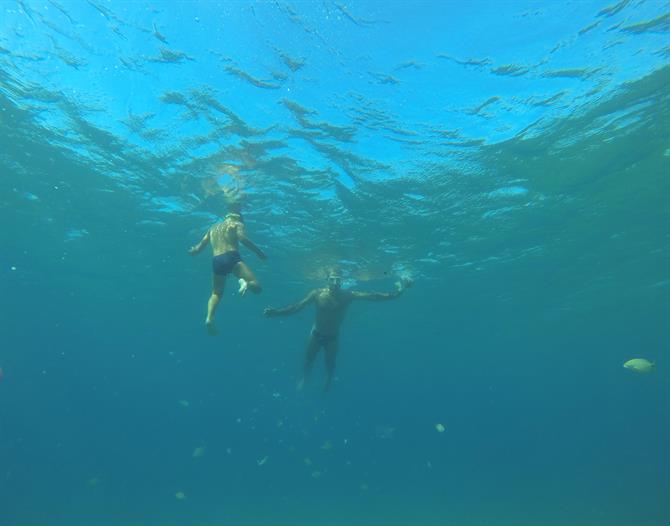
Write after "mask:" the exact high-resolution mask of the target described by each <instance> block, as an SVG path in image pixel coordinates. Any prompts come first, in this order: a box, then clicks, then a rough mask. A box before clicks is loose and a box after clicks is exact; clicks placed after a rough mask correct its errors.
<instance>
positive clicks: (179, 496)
mask: <svg viewBox="0 0 670 526" xmlns="http://www.w3.org/2000/svg"><path fill="white" fill-rule="evenodd" d="M174 498H175V499H177V500H184V499H185V498H186V493H184V492H183V491H178V492H177V493H175V494H174Z"/></svg>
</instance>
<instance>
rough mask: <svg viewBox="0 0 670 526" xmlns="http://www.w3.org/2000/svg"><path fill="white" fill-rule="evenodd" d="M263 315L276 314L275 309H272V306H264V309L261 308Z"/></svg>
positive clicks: (272, 315)
mask: <svg viewBox="0 0 670 526" xmlns="http://www.w3.org/2000/svg"><path fill="white" fill-rule="evenodd" d="M263 316H265V317H267V318H272V317H274V316H277V309H273V308H272V307H265V309H263Z"/></svg>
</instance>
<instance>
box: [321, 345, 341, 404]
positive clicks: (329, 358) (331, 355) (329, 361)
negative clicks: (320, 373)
mask: <svg viewBox="0 0 670 526" xmlns="http://www.w3.org/2000/svg"><path fill="white" fill-rule="evenodd" d="M325 350H326V383H325V385H324V386H323V390H324V392H326V391H328V390H329V389H330V384H331V383H333V377H334V376H335V359H336V358H337V352H338V351H339V350H340V342H339V340H338V338H334V339H332V340H330V341H329V342H328V343H327V344H326V345H325Z"/></svg>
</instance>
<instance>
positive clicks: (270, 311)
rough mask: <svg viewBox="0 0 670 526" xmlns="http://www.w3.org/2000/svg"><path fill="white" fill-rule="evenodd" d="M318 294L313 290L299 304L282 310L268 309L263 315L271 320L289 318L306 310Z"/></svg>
mask: <svg viewBox="0 0 670 526" xmlns="http://www.w3.org/2000/svg"><path fill="white" fill-rule="evenodd" d="M316 294H317V291H316V290H313V291H312V292H310V293H309V294H307V296H305V297H304V298H303V299H302V300H300V301H299V302H298V303H294V304H293V305H289V306H288V307H284V308H282V309H273V308H272V307H266V309H265V310H264V311H263V314H264V315H265V316H267V317H268V318H271V317H273V316H288V315H289V314H295V313H296V312H298V311H300V310H302V309H304V308H305V307H306V306H307V305H309V304H310V303H312V302H313V301H314V299H315V298H316Z"/></svg>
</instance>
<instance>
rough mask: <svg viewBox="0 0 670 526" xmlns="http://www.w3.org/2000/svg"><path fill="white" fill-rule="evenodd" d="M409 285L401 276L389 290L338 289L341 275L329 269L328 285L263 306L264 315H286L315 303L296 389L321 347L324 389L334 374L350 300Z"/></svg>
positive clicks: (380, 296) (382, 296)
mask: <svg viewBox="0 0 670 526" xmlns="http://www.w3.org/2000/svg"><path fill="white" fill-rule="evenodd" d="M411 285H412V280H411V279H410V278H407V277H405V278H401V279H400V281H398V282H397V283H396V290H395V291H393V292H361V291H357V290H343V289H342V275H341V274H340V273H339V272H338V271H336V270H331V271H330V273H329V274H328V286H327V287H324V288H321V289H315V290H313V291H311V292H310V293H309V294H307V296H305V298H304V299H303V300H301V301H300V302H298V303H295V304H293V305H289V306H288V307H284V308H283V309H273V308H272V307H267V308H266V309H265V310H264V311H263V314H265V316H267V317H275V316H288V315H289V314H295V313H296V312H298V311H300V310H302V309H303V308H304V307H306V306H307V305H309V304H310V303H313V304H314V306H315V307H316V316H315V319H314V325H313V326H312V331H311V332H310V333H309V340H308V342H307V350H306V351H305V359H304V363H303V376H302V379H301V380H300V382H299V383H298V389H302V387H303V386H304V384H305V381H306V380H307V378H308V376H309V374H310V372H311V370H312V366H313V365H314V360H315V359H316V355H317V354H318V353H319V351H320V350H321V349H323V350H324V353H325V359H326V383H325V385H324V390H325V391H327V390H328V389H330V384H331V383H332V381H333V376H334V374H335V358H336V357H337V353H338V351H339V349H340V340H339V335H340V327H341V325H342V321H343V320H344V315H345V314H346V313H347V309H348V308H349V305H350V304H351V302H352V301H353V300H369V301H386V300H391V299H394V298H397V297H398V296H400V294H402V293H403V292H404V290H405V289H406V288H408V287H410V286H411Z"/></svg>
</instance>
